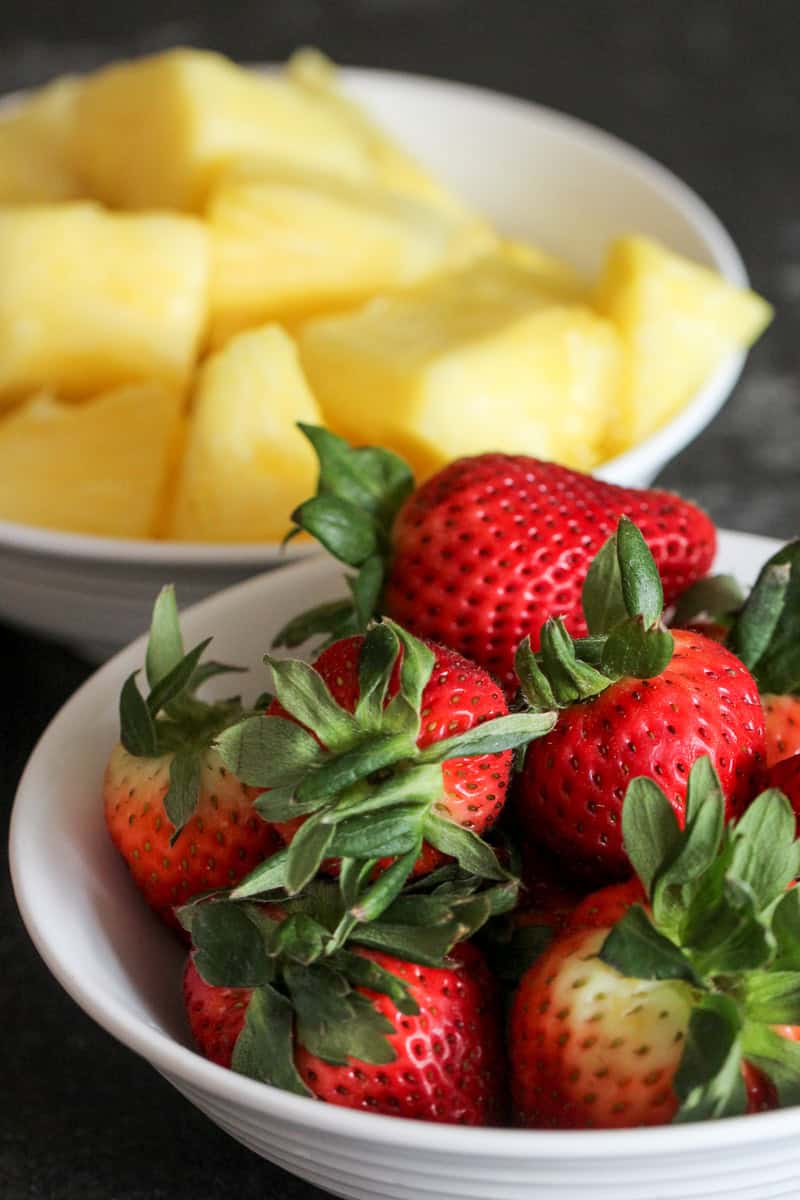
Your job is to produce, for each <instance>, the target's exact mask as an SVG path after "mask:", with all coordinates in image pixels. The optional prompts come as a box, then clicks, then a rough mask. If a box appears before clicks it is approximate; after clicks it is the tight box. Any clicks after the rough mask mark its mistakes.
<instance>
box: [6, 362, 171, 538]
mask: <svg viewBox="0 0 800 1200" xmlns="http://www.w3.org/2000/svg"><path fill="white" fill-rule="evenodd" d="M179 426H180V398H179V397H178V396H177V394H176V393H175V392H170V391H169V390H167V389H166V388H164V387H161V386H160V385H159V384H133V385H130V386H128V387H122V388H118V389H117V390H115V391H111V392H106V393H104V394H103V395H101V396H97V397H96V398H94V399H92V400H88V401H87V402H86V403H85V404H80V405H75V404H62V403H60V402H59V401H57V400H54V399H53V398H52V397H51V396H47V395H40V396H36V397H34V398H33V399H31V400H29V401H27V402H26V403H25V404H23V405H21V406H20V407H19V408H18V409H16V410H15V411H14V412H13V413H11V414H9V415H8V416H6V417H5V418H4V419H3V420H2V421H0V517H2V518H3V519H4V520H7V521H20V522H22V523H23V524H26V525H43V526H45V527H46V528H49V529H61V530H67V531H71V532H74V533H91V534H97V535H100V536H102V537H123V538H146V537H152V536H153V535H154V533H155V532H156V529H157V525H158V520H159V513H160V509H161V505H162V501H163V497H164V492H165V488H166V486H167V479H168V476H169V472H170V469H171V467H172V465H173V462H174V455H175V451H176V446H177V440H178V433H179Z"/></svg>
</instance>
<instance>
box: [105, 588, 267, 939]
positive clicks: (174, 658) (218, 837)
mask: <svg viewBox="0 0 800 1200" xmlns="http://www.w3.org/2000/svg"><path fill="white" fill-rule="evenodd" d="M204 648H205V644H202V645H201V646H199V647H197V648H196V649H195V650H193V651H191V652H190V653H189V654H187V655H184V653H183V645H182V641H181V634H180V628H179V626H178V614H177V608H176V605H175V594H174V592H173V590H172V589H171V588H165V589H164V590H163V591H162V593H161V595H160V596H159V598H158V600H157V601H156V605H155V609H154V612H153V626H152V630H151V635H150V643H149V646H148V652H147V673H148V677H149V679H150V683H151V685H152V691H151V693H150V696H149V697H148V699H147V700H144V699H143V698H142V696H141V695H140V693H139V691H138V689H137V687H136V683H135V678H134V677H133V676H131V678H130V679H128V681H127V682H126V684H125V686H124V688H123V691H122V697H121V700H120V716H121V739H122V740H121V743H120V744H119V745H118V746H116V747H115V749H114V750H113V751H112V754H111V757H110V759H109V762H108V765H107V767H106V771H105V777H104V781H103V803H104V808H105V818H106V823H107V825H108V829H109V832H110V834H111V837H112V839H113V841H114V844H115V845H116V847H117V849H118V850H119V852H120V854H121V855H122V857H123V858H124V859H125V862H126V863H127V864H128V867H129V869H130V872H131V874H132V876H133V879H134V881H135V883H136V884H137V886H138V887H139V888H140V889H141V891H142V892H143V894H144V897H145V899H146V900H147V903H148V904H149V905H150V906H151V907H152V908H153V909H155V911H156V912H157V913H158V914H159V916H160V917H162V918H163V919H164V920H165V921H166V922H167V923H168V924H170V925H173V926H175V927H177V922H176V920H175V917H174V915H173V911H172V910H173V906H174V905H176V904H184V903H186V901H187V900H189V899H191V897H192V896H195V895H197V894H198V893H200V892H206V891H209V890H211V889H215V888H228V887H231V886H232V885H233V884H235V883H238V881H239V880H240V879H242V878H243V877H244V876H245V875H247V874H248V873H249V872H250V871H251V870H252V869H253V867H255V866H256V865H257V864H258V863H260V862H261V861H262V860H263V859H265V858H267V857H268V856H269V855H270V854H272V853H273V852H274V851H275V850H276V849H277V847H278V846H279V845H280V838H279V837H278V834H277V833H276V831H275V829H274V828H273V827H272V826H270V825H268V824H266V822H265V821H263V820H262V819H261V817H260V816H259V815H258V813H257V812H256V810H255V808H254V805H253V800H254V798H255V796H256V795H257V794H258V793H257V791H256V790H255V789H252V788H248V787H245V785H244V784H242V783H241V782H240V781H239V780H238V779H237V778H236V776H235V775H233V774H232V773H231V772H230V771H229V770H228V768H227V767H225V765H224V764H223V763H222V761H221V759H220V758H219V756H218V754H217V753H216V752H215V751H214V750H213V749H212V748H211V747H212V744H213V741H214V738H215V737H216V735H217V734H218V733H219V732H221V731H222V730H223V729H224V728H225V727H226V726H227V725H229V724H230V723H231V722H232V721H235V720H237V719H238V717H239V716H240V713H241V708H240V706H239V704H238V703H237V702H235V701H226V702H223V703H221V704H206V703H204V702H203V701H201V700H198V699H197V697H196V696H195V695H194V688H195V686H196V685H197V683H198V681H200V680H201V679H203V678H206V679H207V678H209V677H210V676H211V675H213V674H215V673H219V672H220V671H224V670H227V669H228V668H223V667H220V666H219V665H218V664H209V665H208V666H207V667H198V663H199V659H200V654H201V653H202V650H203V649H204Z"/></svg>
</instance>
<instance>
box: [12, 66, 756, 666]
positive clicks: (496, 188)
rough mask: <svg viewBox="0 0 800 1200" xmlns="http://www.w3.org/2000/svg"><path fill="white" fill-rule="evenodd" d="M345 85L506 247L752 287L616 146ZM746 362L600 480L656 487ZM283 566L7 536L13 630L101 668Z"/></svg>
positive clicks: (387, 77) (400, 91) (723, 244)
mask: <svg viewBox="0 0 800 1200" xmlns="http://www.w3.org/2000/svg"><path fill="white" fill-rule="evenodd" d="M343 76H344V82H345V84H346V87H347V89H348V91H349V92H350V93H351V94H352V96H353V97H354V98H355V99H356V100H358V101H359V102H360V103H362V104H363V105H364V107H365V108H366V109H367V110H368V111H370V112H371V113H373V114H374V116H375V117H376V118H377V119H378V120H379V121H380V122H381V124H382V125H384V126H385V128H386V129H387V130H388V131H389V132H390V133H391V134H393V135H394V136H395V137H396V138H397V139H398V141H399V142H400V143H401V144H402V145H404V146H406V147H408V149H409V150H411V151H412V152H413V153H414V154H415V155H416V156H417V157H418V158H419V159H420V160H421V161H422V162H424V163H425V164H427V166H429V167H430V168H431V170H432V171H434V172H435V173H436V174H437V175H439V176H441V178H442V179H443V180H444V181H445V182H447V183H448V184H449V185H450V186H451V187H452V188H453V189H454V190H455V191H456V192H457V193H458V194H460V195H462V196H464V197H465V198H466V199H467V200H469V201H470V203H471V204H472V205H474V206H475V207H476V208H477V209H478V210H480V211H482V212H484V213H486V214H487V215H488V216H489V217H490V218H491V219H492V220H493V221H494V222H495V223H496V224H497V226H498V227H499V228H500V229H502V230H503V231H505V232H506V233H508V234H514V235H519V236H523V237H529V238H531V239H532V240H533V241H535V242H537V243H539V244H541V245H542V246H544V247H546V248H548V249H549V250H551V251H552V252H553V253H555V254H559V255H561V256H563V257H564V258H566V259H568V260H569V261H571V262H573V263H574V264H575V266H576V267H578V268H579V269H581V270H583V271H586V272H587V273H588V272H592V271H595V270H596V269H597V268H598V266H599V264H600V261H601V259H602V255H603V252H604V250H605V247H606V245H607V244H608V242H609V240H610V239H611V238H613V237H614V236H615V235H617V234H619V233H622V232H629V231H632V230H635V231H638V232H641V233H646V234H650V235H652V236H653V237H656V238H659V239H661V240H662V241H663V242H665V243H666V245H668V246H671V247H672V248H673V249H674V250H677V251H679V252H681V253H683V254H687V255H689V256H690V257H692V258H695V259H697V260H698V261H699V262H702V263H706V264H708V265H709V266H711V267H715V268H716V269H717V270H718V271H719V272H720V273H721V274H722V275H723V276H724V277H725V278H726V279H729V280H730V281H731V282H732V283H736V284H745V283H746V282H747V276H746V273H745V270H744V266H743V265H742V261H741V259H740V257H739V255H738V253H737V251H736V248H735V247H734V245H733V243H732V242H731V240H730V238H729V236H728V234H727V233H726V232H725V230H724V229H723V227H722V225H721V224H720V222H719V221H718V220H717V218H716V217H715V216H714V214H713V213H712V212H711V211H710V210H709V209H708V208H707V207H706V205H705V204H704V203H703V202H702V200H700V199H699V198H698V197H697V196H696V195H695V194H694V193H693V192H691V191H690V190H689V188H687V187H686V186H685V185H684V184H682V183H681V182H680V181H679V180H678V179H676V178H675V176H674V175H672V174H670V172H669V171H667V170H665V169H664V168H663V167H661V166H659V165H658V164H657V163H655V162H653V161H652V159H649V158H647V157H646V156H645V155H643V154H641V153H639V151H637V150H634V149H632V148H631V147H630V146H627V145H625V143H623V142H621V141H619V140H618V139H616V138H614V137H611V136H610V135H609V134H606V133H603V132H601V131H600V130H598V129H594V128H592V127H591V126H590V125H586V124H584V123H583V122H581V121H576V120H574V119H572V118H570V117H566V116H563V115H561V114H560V113H556V112H553V111H551V110H550V109H546V108H541V107H540V106H538V105H535V104H530V103H527V102H525V101H523V100H515V99H512V98H511V97H509V96H502V95H498V94H497V93H494V92H489V91H485V90H483V89H480V88H475V87H468V86H465V85H463V84H457V83H446V82H443V81H440V80H434V79H425V78H422V77H418V76H413V75H402V74H396V73H393V72H389V71H370V70H361V69H352V70H346V71H345V72H344V73H343ZM743 362H744V355H742V354H737V355H733V356H732V357H731V358H730V360H729V361H728V362H727V363H725V364H724V365H723V366H721V367H720V369H719V370H718V371H717V372H716V374H715V375H714V376H713V378H712V379H710V380H709V382H708V383H707V384H706V386H705V387H704V388H702V389H701V391H700V392H698V394H697V395H696V396H695V397H694V399H693V400H692V401H691V403H690V404H689V405H687V407H686V408H685V409H684V410H683V411H682V412H681V413H680V414H679V415H678V416H677V417H675V419H674V420H673V421H671V422H670V423H669V424H668V425H666V426H664V428H663V429H661V430H659V431H658V432H657V433H655V434H654V435H653V436H652V437H650V438H648V439H647V440H646V441H644V442H642V443H640V445H638V446H636V447H635V448H634V449H633V450H630V451H628V452H627V453H626V454H623V455H620V456H619V457H617V458H614V459H611V460H610V461H608V462H606V463H605V464H603V466H602V467H601V468H600V469H599V471H598V474H599V475H600V476H602V478H604V479H608V480H611V481H612V482H615V483H623V484H636V485H645V484H647V483H649V482H650V481H651V480H652V479H653V477H654V476H655V475H656V474H657V472H658V471H659V470H660V469H661V468H662V467H663V466H664V464H665V463H666V462H668V461H669V459H670V458H672V457H673V456H674V455H675V454H677V453H678V451H679V450H681V449H682V448H683V447H684V446H685V445H686V444H687V443H688V442H690V441H691V440H692V438H694V437H695V436H696V435H697V434H698V433H699V432H700V430H701V429H703V428H704V426H705V425H707V424H708V422H709V421H710V420H711V418H712V417H713V416H714V414H715V413H716V412H717V410H718V409H719V408H720V406H721V405H722V404H723V403H724V401H725V399H726V398H727V396H728V394H729V392H730V390H731V388H732V387H733V385H734V383H735V382H736V379H737V378H738V375H739V373H740V371H741V368H742V364H743ZM295 553H297V551H295ZM281 561H282V559H281V555H280V551H279V549H278V547H277V546H276V545H274V544H251V545H248V546H203V545H192V544H186V543H176V542H160V543H148V542H140V543H136V542H128V541H122V540H115V539H99V538H89V537H81V536H78V535H65V534H59V533H53V532H49V531H46V530H32V529H30V528H28V527H25V526H22V525H17V524H12V523H10V522H0V579H2V586H1V587H0V620H6V621H10V622H13V623H16V624H19V625H22V626H24V627H26V628H28V629H31V630H33V631H34V632H36V633H39V634H42V635H46V636H50V637H53V638H57V639H59V640H62V641H66V642H69V643H72V644H74V645H76V646H77V647H78V648H79V649H80V650H81V651H82V652H83V653H85V654H88V655H89V656H90V657H92V658H94V659H96V660H99V659H102V658H105V657H107V655H108V654H109V653H111V652H112V651H113V650H116V649H118V648H119V647H120V646H122V645H124V644H125V643H126V642H128V641H130V639H131V638H133V637H135V636H136V635H137V634H139V633H140V632H141V631H142V630H143V629H144V628H145V627H146V624H147V620H148V615H149V609H150V605H151V603H152V598H153V595H154V593H155V591H156V590H157V588H158V586H159V584H160V583H162V582H163V581H164V580H166V579H171V580H174V581H175V582H176V583H177V584H178V585H179V587H180V591H181V595H183V596H184V597H185V599H186V600H187V602H188V601H192V600H195V599H199V598H200V597H201V596H203V595H206V594H208V593H210V592H213V591H215V590H217V589H219V588H221V587H226V586H228V585H229V584H231V583H235V582H236V581H237V580H239V579H243V578H245V577H246V576H248V575H251V574H253V573H254V572H256V571H261V570H264V569H265V568H268V567H271V566H276V565H278V564H279V563H280V562H281Z"/></svg>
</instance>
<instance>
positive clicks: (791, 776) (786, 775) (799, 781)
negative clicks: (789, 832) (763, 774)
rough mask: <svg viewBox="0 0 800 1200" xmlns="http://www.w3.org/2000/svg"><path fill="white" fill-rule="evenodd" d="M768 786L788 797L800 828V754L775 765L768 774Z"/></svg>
mask: <svg viewBox="0 0 800 1200" xmlns="http://www.w3.org/2000/svg"><path fill="white" fill-rule="evenodd" d="M767 784H768V785H769V787H774V788H779V789H780V790H781V791H782V792H783V794H784V795H785V796H787V797H788V799H789V803H790V804H791V806H792V810H793V811H794V814H795V816H796V818H797V823H798V828H800V754H792V755H791V756H790V757H789V758H784V759H781V761H780V762H776V763H773V765H772V766H771V767H770V769H769V771H768V772H767Z"/></svg>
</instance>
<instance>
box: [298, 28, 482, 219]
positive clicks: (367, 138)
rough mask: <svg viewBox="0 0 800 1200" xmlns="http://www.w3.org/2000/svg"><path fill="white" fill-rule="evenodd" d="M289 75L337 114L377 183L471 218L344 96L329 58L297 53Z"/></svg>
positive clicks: (305, 51)
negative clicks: (358, 144) (367, 157)
mask: <svg viewBox="0 0 800 1200" xmlns="http://www.w3.org/2000/svg"><path fill="white" fill-rule="evenodd" d="M286 73H287V75H288V77H289V79H290V80H291V81H292V82H293V83H295V84H296V85H297V86H298V87H300V88H303V89H304V90H305V91H306V92H308V93H310V94H311V95H314V96H318V97H319V98H320V99H321V100H323V101H324V102H325V103H326V104H327V105H328V106H329V107H330V108H331V109H332V110H334V111H336V113H337V114H338V116H339V117H340V119H341V120H342V122H343V123H345V124H347V125H349V126H350V128H351V129H352V130H353V134H354V135H355V136H356V137H358V138H360V139H361V140H362V141H363V142H364V144H365V145H366V146H367V148H368V150H369V153H370V156H371V158H372V161H373V163H374V165H375V169H376V171H377V179H378V182H379V183H381V184H382V185H383V186H384V187H386V188H388V189H389V190H390V191H395V192H400V193H401V194H404V195H407V196H411V197H413V198H414V199H416V200H422V201H424V202H425V203H426V204H432V205H434V206H435V207H437V208H442V209H444V210H445V211H446V212H449V213H450V214H451V215H457V214H458V215H461V216H462V217H464V216H466V215H467V214H468V210H467V209H466V207H465V206H464V204H462V202H461V201H460V200H459V199H457V197H456V196H454V195H453V194H452V193H451V192H449V191H448V190H447V188H446V187H445V186H444V184H442V183H440V182H439V180H438V179H435V178H434V177H433V176H432V175H431V174H429V172H428V171H426V170H425V169H424V167H421V166H420V165H419V163H417V162H416V161H415V160H414V158H412V156H411V155H410V154H408V153H407V152H406V151H405V150H403V149H401V147H400V146H398V145H397V144H396V143H395V142H393V141H392V139H391V138H390V137H388V136H387V135H386V133H384V131H383V130H382V129H381V128H380V126H378V125H376V124H375V123H374V122H373V121H372V120H371V118H370V117H368V116H367V114H366V113H365V112H364V110H363V109H362V108H360V106H359V105H358V104H355V103H354V102H353V101H352V100H350V99H349V98H348V97H347V96H346V95H345V93H344V92H343V91H342V90H341V88H340V87H339V80H338V71H337V69H336V66H335V64H334V63H332V62H331V60H330V59H329V58H327V57H326V55H324V54H321V53H320V52H319V50H313V49H310V48H306V49H303V50H298V51H296V53H295V54H293V55H292V57H291V58H290V59H289V62H288V63H287V65H286Z"/></svg>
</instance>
